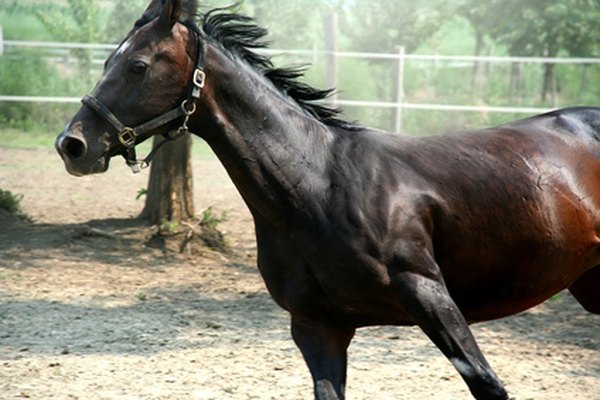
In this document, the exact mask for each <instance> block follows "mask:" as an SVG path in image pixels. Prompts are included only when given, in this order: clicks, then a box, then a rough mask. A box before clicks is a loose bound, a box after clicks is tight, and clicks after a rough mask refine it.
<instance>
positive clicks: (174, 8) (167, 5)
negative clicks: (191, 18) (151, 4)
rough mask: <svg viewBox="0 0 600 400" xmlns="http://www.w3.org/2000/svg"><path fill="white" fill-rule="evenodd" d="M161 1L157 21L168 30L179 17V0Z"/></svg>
mask: <svg viewBox="0 0 600 400" xmlns="http://www.w3.org/2000/svg"><path fill="white" fill-rule="evenodd" d="M163 3H164V5H163V8H162V12H161V14H160V19H159V22H160V25H161V26H162V27H163V28H165V29H168V30H169V31H170V30H171V29H172V28H173V25H175V24H176V23H177V21H179V18H180V17H181V0H163Z"/></svg>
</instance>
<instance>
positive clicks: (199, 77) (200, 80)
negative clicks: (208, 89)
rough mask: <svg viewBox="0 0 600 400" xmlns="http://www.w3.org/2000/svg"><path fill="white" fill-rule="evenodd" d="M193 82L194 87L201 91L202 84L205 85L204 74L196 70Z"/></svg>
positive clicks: (198, 69)
mask: <svg viewBox="0 0 600 400" xmlns="http://www.w3.org/2000/svg"><path fill="white" fill-rule="evenodd" d="M193 82H194V86H196V87H197V88H198V89H203V88H204V84H205V83H206V73H205V72H204V71H203V70H202V69H200V68H196V70H195V71H194V79H193Z"/></svg>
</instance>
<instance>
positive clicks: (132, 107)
mask: <svg viewBox="0 0 600 400" xmlns="http://www.w3.org/2000/svg"><path fill="white" fill-rule="evenodd" d="M197 7H198V4H197V1H189V0H188V1H182V0H162V1H160V0H154V1H152V3H151V4H150V5H149V6H148V8H147V10H146V11H145V12H144V14H143V16H142V17H141V18H140V19H139V20H138V21H137V23H136V24H135V27H134V28H133V29H132V30H131V32H130V33H129V34H128V35H127V37H126V38H125V39H124V40H123V42H122V43H121V45H120V46H119V47H118V49H117V50H116V51H115V52H114V53H112V54H111V55H110V57H109V58H108V59H107V61H106V64H105V68H104V72H103V75H102V77H101V79H100V80H99V82H98V84H97V85H96V87H95V89H94V90H93V92H92V94H91V95H89V96H86V97H84V99H83V100H82V101H83V104H82V106H81V108H80V109H79V111H78V112H77V113H76V114H75V116H74V117H73V119H72V120H71V121H70V122H69V123H68V125H67V126H66V128H65V130H64V131H63V132H62V133H61V134H60V135H59V136H58V138H57V140H56V149H57V150H58V153H59V154H60V156H61V157H62V159H63V161H64V163H65V166H66V169H67V171H68V172H69V173H71V174H73V175H76V176H81V175H88V174H93V173H102V172H104V171H106V170H107V169H108V167H109V160H110V159H111V158H112V157H113V156H117V155H122V156H123V157H125V159H126V160H127V162H128V163H129V164H130V165H132V166H133V167H135V166H136V165H137V163H138V161H136V158H135V150H134V149H135V146H136V144H138V143H140V142H142V141H144V140H146V139H148V138H149V137H151V136H154V135H164V136H166V137H167V138H175V137H177V136H180V135H181V134H185V133H187V132H188V131H190V132H194V133H195V134H197V135H198V136H199V137H201V138H202V139H204V140H205V141H206V142H207V143H208V144H209V145H210V147H211V148H212V150H213V151H214V153H215V154H216V155H217V157H218V158H219V160H220V162H221V163H222V164H223V165H224V167H225V169H226V170H227V172H228V174H229V176H230V177H231V179H232V181H233V183H234V184H235V186H236V187H237V189H238V190H239V193H240V194H241V196H242V198H243V199H244V201H245V203H246V205H247V206H248V208H249V210H250V212H251V214H252V217H253V220H254V224H255V231H256V240H257V251H258V256H257V260H258V261H257V264H258V269H259V271H260V273H261V275H262V277H263V278H264V281H265V284H266V287H267V289H268V291H269V293H270V295H271V297H272V298H273V299H274V301H275V302H276V303H277V304H278V305H279V306H281V307H282V308H283V309H285V310H287V312H289V314H290V317H291V334H292V338H293V340H294V342H295V343H296V345H297V347H298V348H299V349H300V351H301V353H302V355H303V357H304V359H305V361H306V363H307V366H308V368H309V370H310V373H311V376H312V379H313V384H314V396H315V398H316V399H318V400H325V399H343V398H344V397H345V383H346V368H347V349H348V346H349V345H350V342H351V340H352V338H353V336H354V335H355V332H356V330H357V329H358V328H361V327H366V326H373V325H397V326H407V325H418V326H419V327H420V328H421V329H422V330H423V332H424V333H425V334H426V335H427V336H428V337H429V338H430V339H431V341H432V342H433V343H434V344H435V345H436V346H437V347H438V348H439V350H440V351H441V352H442V353H443V354H444V355H445V356H446V357H447V358H448V360H449V361H450V362H451V363H452V364H453V366H454V367H455V368H456V370H457V371H458V373H459V374H460V375H461V377H462V378H463V380H464V381H465V383H466V385H467V386H468V388H469V390H470V392H471V394H472V396H473V397H474V398H476V399H486V400H490V399H494V400H496V399H507V398H508V393H507V391H506V389H505V387H504V385H503V384H502V382H501V381H500V379H499V378H498V377H497V376H496V374H495V373H494V371H493V369H492V368H491V366H490V364H489V363H488V362H487V361H486V359H485V357H484V355H483V354H482V352H481V351H480V349H479V347H478V345H477V343H476V342H475V339H474V337H473V335H472V333H471V331H470V329H469V324H471V323H475V322H480V321H486V320H491V319H497V318H502V317H505V316H509V315H512V314H515V313H518V312H521V311H523V310H526V309H528V308H530V307H532V306H535V305H537V304H539V303H541V302H543V301H544V300H546V299H548V298H550V297H551V296H553V295H555V294H556V293H558V292H560V291H562V290H565V289H568V290H569V291H570V292H571V293H572V294H573V296H574V297H575V299H577V301H578V302H579V303H580V304H581V305H582V306H583V307H584V308H585V309H586V310H588V311H590V312H591V313H595V314H599V313H600V290H598V289H600V267H599V266H600V108H593V107H579V108H568V109H562V110H557V111H553V112H550V113H546V114H543V115H538V116H534V117H531V118H527V119H523V120H520V121H516V122H512V123H508V124H505V125H502V126H498V127H494V128H488V129H483V130H478V131H470V132H457V133H455V134H449V135H442V136H426V137H406V136H401V135H395V134H391V133H386V132H383V131H379V130H373V129H369V128H366V127H363V126H361V125H360V124H359V123H356V122H348V121H346V120H345V119H344V118H343V116H342V115H341V114H340V110H338V109H336V108H333V107H329V106H327V105H325V104H324V103H323V101H324V100H325V99H327V98H328V96H329V95H330V94H331V91H329V90H318V89H315V88H314V87H312V86H309V85H307V84H306V83H303V82H302V80H301V77H302V71H301V70H299V69H297V68H277V67H275V66H274V64H273V63H272V61H271V60H270V59H269V58H268V57H266V56H264V55H262V54H260V52H258V51H257V50H258V49H260V48H262V47H264V46H266V45H265V44H264V38H265V35H266V34H267V32H266V30H265V29H263V28H262V27H260V26H259V25H258V24H257V23H256V22H255V21H254V20H253V19H251V18H249V17H246V16H243V15H240V14H237V13H232V12H229V11H227V10H224V9H215V10H211V11H208V12H206V13H203V14H199V13H197V12H196V9H197Z"/></svg>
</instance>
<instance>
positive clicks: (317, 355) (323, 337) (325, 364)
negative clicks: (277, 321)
mask: <svg viewBox="0 0 600 400" xmlns="http://www.w3.org/2000/svg"><path fill="white" fill-rule="evenodd" d="M353 336H354V329H353V328H347V329H344V328H341V327H338V326H332V325H326V324H323V323H315V322H311V321H307V320H305V319H303V318H298V317H294V316H292V337H293V338H294V341H295V342H296V345H297V346H298V347H299V348H300V351H301V352H302V355H303V356H304V360H305V361H306V363H307V364H308V368H309V369H310V373H311V375H312V378H313V382H314V388H315V398H316V399H317V400H341V399H344V390H345V386H346V366H347V348H348V346H349V345H350V341H351V340H352V337H353Z"/></svg>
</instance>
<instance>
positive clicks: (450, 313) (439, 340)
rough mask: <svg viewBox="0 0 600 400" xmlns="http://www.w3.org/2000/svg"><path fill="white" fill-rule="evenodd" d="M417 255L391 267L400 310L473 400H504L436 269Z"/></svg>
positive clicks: (425, 257) (426, 257)
mask: <svg viewBox="0 0 600 400" xmlns="http://www.w3.org/2000/svg"><path fill="white" fill-rule="evenodd" d="M417 253H420V254H418V255H417V256H409V257H405V256H404V257H400V258H399V259H398V260H397V265H395V266H393V269H396V268H395V267H397V271H398V273H397V274H395V276H394V285H395V287H396V289H397V292H398V294H399V295H400V300H401V302H402V306H403V308H404V309H405V310H406V312H408V313H409V314H410V315H411V317H412V318H413V319H414V320H415V322H416V323H417V324H418V325H419V327H420V328H421V329H422V330H423V331H424V332H425V334H427V336H429V338H430V339H431V340H432V341H433V342H434V343H435V344H436V346H437V347H438V348H439V349H440V350H441V351H442V352H443V353H444V355H445V356H446V357H447V358H448V359H449V360H450V362H452V364H453V365H454V367H455V368H456V369H457V370H458V372H459V373H460V375H461V376H462V378H463V379H464V380H465V382H466V383H467V385H468V386H469V389H470V390H471V393H472V394H473V396H474V397H475V398H476V399H478V400H482V399H485V400H504V399H508V395H507V393H506V390H505V389H504V386H503V385H502V382H500V380H499V379H498V377H497V376H496V374H495V373H494V371H493V370H492V368H491V367H490V365H489V364H488V362H487V361H486V359H485V357H484V356H483V354H482V353H481V351H480V350H479V347H478V346H477V343H476V342H475V338H474V337H473V335H472V333H471V331H470V329H469V326H468V325H467V322H466V320H465V318H464V317H463V315H462V313H461V312H460V310H459V309H458V306H457V305H456V304H455V303H454V301H453V300H452V298H451V297H450V294H449V293H448V290H447V288H446V285H445V283H444V280H443V278H442V276H441V273H440V270H439V267H438V266H437V264H436V263H435V261H434V260H433V258H432V257H431V256H430V255H429V254H428V252H427V251H426V250H422V249H421V250H420V251H417ZM424 253H425V254H424Z"/></svg>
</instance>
